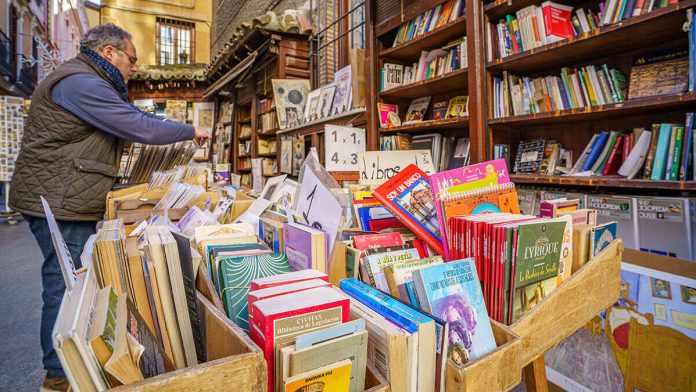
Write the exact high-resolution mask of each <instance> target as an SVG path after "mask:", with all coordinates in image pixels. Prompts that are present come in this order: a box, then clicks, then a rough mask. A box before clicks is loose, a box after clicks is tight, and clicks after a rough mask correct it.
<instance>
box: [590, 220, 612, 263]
mask: <svg viewBox="0 0 696 392" xmlns="http://www.w3.org/2000/svg"><path fill="white" fill-rule="evenodd" d="M617 227H618V223H617V222H608V223H604V224H601V225H597V226H595V227H593V228H592V229H590V259H592V258H593V257H595V256H596V255H597V254H599V252H601V251H603V250H604V249H605V248H606V247H608V246H609V244H611V243H612V241H614V240H615V239H616V238H617V237H616V229H617Z"/></svg>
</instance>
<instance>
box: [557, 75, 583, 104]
mask: <svg viewBox="0 0 696 392" xmlns="http://www.w3.org/2000/svg"><path fill="white" fill-rule="evenodd" d="M561 79H563V84H565V85H566V89H565V93H566V97H568V102H570V107H571V108H577V107H580V105H579V104H578V103H577V102H575V99H574V98H573V92H572V91H571V89H572V88H573V84H572V83H571V82H570V79H569V78H568V68H562V69H561Z"/></svg>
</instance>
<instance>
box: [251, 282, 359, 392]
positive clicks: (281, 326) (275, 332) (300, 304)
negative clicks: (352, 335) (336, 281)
mask: <svg viewBox="0 0 696 392" xmlns="http://www.w3.org/2000/svg"><path fill="white" fill-rule="evenodd" d="M249 311H250V312H251V314H252V315H253V320H254V323H253V324H252V325H250V326H249V332H250V335H251V340H253V341H254V343H256V344H258V345H259V347H261V348H262V349H263V354H264V357H265V358H266V363H267V365H268V366H267V369H268V392H273V390H274V386H275V377H274V376H275V369H274V364H275V345H276V343H279V342H283V341H288V340H292V339H294V338H295V337H297V336H298V335H301V334H304V333H307V332H312V331H316V330H320V329H325V328H327V327H330V326H333V325H338V324H343V323H346V322H348V321H350V299H348V297H346V296H345V295H343V294H341V293H340V292H339V291H338V290H334V289H331V288H328V287H319V288H315V289H311V290H304V291H299V292H296V293H290V294H286V295H281V296H279V297H274V298H269V299H265V300H261V301H258V302H255V303H254V304H253V306H252V307H251V308H250V309H249Z"/></svg>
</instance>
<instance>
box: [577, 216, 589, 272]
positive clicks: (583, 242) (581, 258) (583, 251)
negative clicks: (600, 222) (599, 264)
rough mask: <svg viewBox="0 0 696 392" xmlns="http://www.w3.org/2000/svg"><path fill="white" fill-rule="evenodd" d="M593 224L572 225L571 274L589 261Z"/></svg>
mask: <svg viewBox="0 0 696 392" xmlns="http://www.w3.org/2000/svg"><path fill="white" fill-rule="evenodd" d="M592 228H594V224H574V225H573V267H572V270H573V272H575V271H577V270H578V269H580V267H582V266H583V265H585V263H587V262H588V261H590V231H591V230H592Z"/></svg>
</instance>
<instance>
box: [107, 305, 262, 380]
mask: <svg viewBox="0 0 696 392" xmlns="http://www.w3.org/2000/svg"><path fill="white" fill-rule="evenodd" d="M198 306H201V307H202V308H203V312H204V319H205V321H204V323H205V335H206V348H207V350H208V362H206V363H202V364H199V365H196V366H191V367H188V368H185V369H180V370H176V371H173V372H170V373H166V374H161V375H159V376H157V377H152V378H148V379H146V380H144V381H141V382H139V383H135V384H129V385H123V386H120V387H117V388H114V389H112V390H113V391H118V392H126V391H156V390H157V391H159V390H166V391H181V392H191V391H221V390H226V389H229V388H231V387H234V391H235V392H251V391H254V392H264V391H265V390H266V361H265V360H264V358H263V352H262V351H261V349H260V348H259V347H258V346H257V345H256V344H254V343H253V342H252V341H251V339H249V337H248V336H247V335H246V334H245V333H244V331H242V330H241V329H239V327H237V326H236V325H234V323H232V322H231V321H230V320H229V319H228V318H227V316H225V314H224V313H223V312H221V311H220V310H218V309H217V308H216V307H215V306H214V305H213V304H211V303H210V301H208V300H207V299H205V297H204V296H203V295H202V294H201V293H198Z"/></svg>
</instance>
